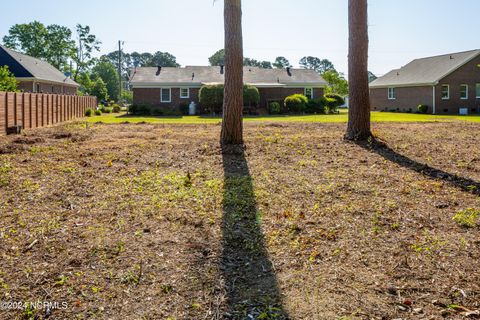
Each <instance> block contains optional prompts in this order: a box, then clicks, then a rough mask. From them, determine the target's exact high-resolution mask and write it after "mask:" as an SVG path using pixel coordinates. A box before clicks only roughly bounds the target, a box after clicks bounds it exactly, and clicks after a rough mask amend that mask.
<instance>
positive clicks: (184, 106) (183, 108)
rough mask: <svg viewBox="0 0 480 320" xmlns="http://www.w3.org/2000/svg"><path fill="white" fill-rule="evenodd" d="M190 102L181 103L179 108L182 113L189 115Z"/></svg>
mask: <svg viewBox="0 0 480 320" xmlns="http://www.w3.org/2000/svg"><path fill="white" fill-rule="evenodd" d="M189 109H190V108H189V104H188V103H186V102H182V103H180V105H179V106H178V110H179V111H180V113H181V114H182V115H184V116H187V115H188V111H189Z"/></svg>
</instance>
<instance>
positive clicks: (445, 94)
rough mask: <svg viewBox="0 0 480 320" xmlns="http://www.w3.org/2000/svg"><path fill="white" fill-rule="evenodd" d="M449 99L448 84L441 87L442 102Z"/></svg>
mask: <svg viewBox="0 0 480 320" xmlns="http://www.w3.org/2000/svg"><path fill="white" fill-rule="evenodd" d="M448 99H450V86H449V85H448V84H443V85H442V100H448Z"/></svg>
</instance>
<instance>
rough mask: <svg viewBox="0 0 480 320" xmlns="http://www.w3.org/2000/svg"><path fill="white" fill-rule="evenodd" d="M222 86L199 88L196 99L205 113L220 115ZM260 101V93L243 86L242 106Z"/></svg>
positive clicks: (254, 88)
mask: <svg viewBox="0 0 480 320" xmlns="http://www.w3.org/2000/svg"><path fill="white" fill-rule="evenodd" d="M223 90H224V86H223V84H218V85H205V86H203V87H201V88H200V92H199V94H198V98H199V101H200V104H201V105H202V107H203V108H205V111H206V112H209V113H212V112H215V113H221V112H222V107H223ZM259 101H260V92H259V91H258V89H257V88H256V87H254V86H250V85H244V86H243V104H244V105H245V106H246V105H248V106H251V105H256V104H257V103H258V102H259Z"/></svg>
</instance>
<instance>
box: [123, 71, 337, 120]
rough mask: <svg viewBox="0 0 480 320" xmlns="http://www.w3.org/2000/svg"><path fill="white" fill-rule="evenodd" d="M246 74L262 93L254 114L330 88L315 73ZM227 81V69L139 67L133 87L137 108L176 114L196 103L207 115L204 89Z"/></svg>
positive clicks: (320, 94)
mask: <svg viewBox="0 0 480 320" xmlns="http://www.w3.org/2000/svg"><path fill="white" fill-rule="evenodd" d="M243 72H244V83H245V84H246V85H247V86H249V87H251V86H254V87H256V88H257V89H258V91H259V93H260V99H259V101H258V103H255V106H254V107H253V109H252V108H250V109H248V110H249V111H250V112H251V113H254V114H263V113H266V112H267V108H268V105H269V104H270V103H271V102H280V103H281V104H282V105H283V101H284V99H285V98H286V97H287V96H289V95H292V94H303V95H305V96H307V97H308V98H310V99H315V98H321V97H322V96H323V92H324V88H325V86H326V85H327V83H326V82H325V80H324V79H323V78H322V77H321V76H320V75H319V74H318V73H316V72H315V71H313V70H305V69H293V68H287V69H261V68H257V67H244V70H243ZM224 80H225V68H224V67H223V66H214V67H209V66H208V67H204V66H187V67H185V68H170V67H156V68H136V69H134V70H132V72H131V78H130V86H131V88H132V90H133V104H134V105H137V106H138V105H147V106H150V107H152V108H153V109H154V110H155V109H157V110H161V111H162V110H163V111H167V112H168V111H170V112H172V111H175V110H178V109H179V108H185V106H190V105H192V104H193V105H195V106H196V110H197V113H206V112H207V110H206V109H205V108H203V107H202V105H201V103H200V100H199V91H200V89H201V88H202V87H203V86H212V85H221V84H223V83H224Z"/></svg>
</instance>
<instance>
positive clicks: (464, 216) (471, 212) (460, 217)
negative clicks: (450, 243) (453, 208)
mask: <svg viewBox="0 0 480 320" xmlns="http://www.w3.org/2000/svg"><path fill="white" fill-rule="evenodd" d="M479 215H480V210H475V209H473V208H468V209H466V210H463V211H458V212H457V213H456V214H455V216H454V217H453V221H455V222H456V223H457V224H459V225H460V226H462V227H465V228H475V227H476V225H477V219H478V216H479Z"/></svg>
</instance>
